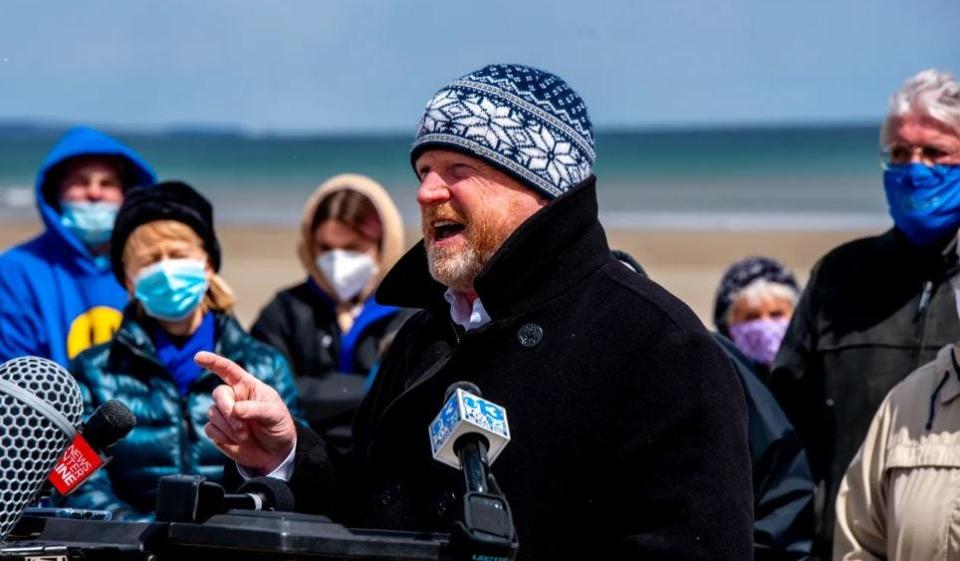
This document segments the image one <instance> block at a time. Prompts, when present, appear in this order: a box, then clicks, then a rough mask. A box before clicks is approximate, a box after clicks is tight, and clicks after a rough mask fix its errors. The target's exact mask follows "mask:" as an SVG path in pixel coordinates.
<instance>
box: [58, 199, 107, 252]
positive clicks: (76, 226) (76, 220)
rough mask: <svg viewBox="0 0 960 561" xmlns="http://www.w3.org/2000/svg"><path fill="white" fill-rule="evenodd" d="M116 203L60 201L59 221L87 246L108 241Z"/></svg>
mask: <svg viewBox="0 0 960 561" xmlns="http://www.w3.org/2000/svg"><path fill="white" fill-rule="evenodd" d="M118 210H120V205H119V204H117V203H106V202H98V203H91V202H88V201H77V202H67V201H63V202H61V203H60V223H61V224H62V225H63V227H64V228H66V229H67V230H69V231H70V232H71V233H73V235H74V236H77V238H79V239H80V241H82V242H83V243H84V244H86V245H87V246H89V247H93V246H98V245H103V244H105V243H107V242H108V241H110V234H112V233H113V222H114V221H115V220H116V219H117V211H118Z"/></svg>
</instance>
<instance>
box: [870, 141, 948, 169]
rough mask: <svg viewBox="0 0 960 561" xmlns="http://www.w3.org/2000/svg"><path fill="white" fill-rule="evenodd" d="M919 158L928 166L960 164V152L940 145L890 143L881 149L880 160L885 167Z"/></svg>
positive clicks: (907, 162)
mask: <svg viewBox="0 0 960 561" xmlns="http://www.w3.org/2000/svg"><path fill="white" fill-rule="evenodd" d="M914 158H918V159H919V161H920V163H922V164H923V165H926V166H936V165H960V152H958V151H950V150H949V149H947V148H942V147H940V146H932V145H926V146H910V145H907V144H890V145H887V146H884V147H883V149H882V150H881V151H880V160H881V161H882V162H883V167H884V168H886V167H887V166H895V165H901V164H909V163H910V162H912V161H914Z"/></svg>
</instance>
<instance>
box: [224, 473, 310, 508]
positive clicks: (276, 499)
mask: <svg viewBox="0 0 960 561" xmlns="http://www.w3.org/2000/svg"><path fill="white" fill-rule="evenodd" d="M223 499H224V507H225V510H230V509H233V508H239V509H243V510H275V511H280V512H293V510H294V506H295V500H294V498H293V491H291V490H290V486H289V485H287V484H286V482H284V481H281V480H279V479H276V478H273V477H254V478H253V479H249V480H247V481H246V482H244V484H243V485H241V486H240V488H239V489H237V492H236V493H226V494H225V495H224V497H223Z"/></svg>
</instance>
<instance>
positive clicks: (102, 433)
mask: <svg viewBox="0 0 960 561" xmlns="http://www.w3.org/2000/svg"><path fill="white" fill-rule="evenodd" d="M136 424H137V418H136V417H135V416H134V414H133V412H131V411H130V409H129V408H128V407H127V406H126V405H124V404H123V403H122V402H120V401H119V400H116V399H111V400H109V401H107V402H106V403H104V404H103V405H101V406H100V407H97V409H96V410H95V411H94V412H93V414H92V415H90V418H89V419H87V422H86V423H84V425H83V426H82V427H81V428H80V432H79V433H77V434H76V436H74V438H73V442H71V443H70V446H68V447H67V449H66V450H65V451H64V453H63V455H62V456H60V459H59V460H58V461H57V464H56V466H54V468H53V471H52V472H50V476H49V481H50V483H51V484H52V485H53V487H54V488H55V489H56V490H57V492H58V493H60V495H63V496H66V495H69V494H70V493H72V492H73V491H75V490H76V489H77V488H78V487H79V486H80V485H81V484H82V483H83V482H84V481H86V480H87V479H89V478H90V476H91V475H93V474H94V473H96V471H97V470H99V469H100V468H102V467H103V466H105V465H106V464H107V462H109V461H110V458H109V457H107V455H106V449H107V448H109V447H111V446H113V445H114V444H116V443H117V442H119V441H120V440H122V439H123V438H124V437H125V436H127V434H129V433H130V431H131V430H133V427H134V426H136Z"/></svg>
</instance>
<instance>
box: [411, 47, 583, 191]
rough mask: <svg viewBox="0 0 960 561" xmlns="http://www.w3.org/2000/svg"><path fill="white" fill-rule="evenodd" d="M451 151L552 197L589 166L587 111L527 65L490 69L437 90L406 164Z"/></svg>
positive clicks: (559, 82) (554, 79) (559, 85)
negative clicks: (431, 151)
mask: <svg viewBox="0 0 960 561" xmlns="http://www.w3.org/2000/svg"><path fill="white" fill-rule="evenodd" d="M431 146H433V147H442V146H452V147H454V148H459V149H460V150H462V151H465V152H467V153H469V154H473V155H475V156H476V157H478V158H481V159H483V160H486V161H488V162H490V163H491V164H493V165H495V166H497V167H500V168H502V169H505V170H506V171H508V172H510V173H512V174H513V175H515V176H517V177H518V178H519V179H521V180H523V181H525V182H527V183H529V184H530V185H531V186H533V187H535V188H537V189H539V190H540V191H542V192H543V193H544V194H546V195H547V196H549V197H551V198H553V197H556V196H558V195H561V194H563V193H564V192H566V191H567V190H569V189H570V188H571V187H573V186H575V185H577V184H578V183H580V182H581V181H583V180H585V179H587V178H588V177H589V176H590V174H591V172H592V169H593V162H594V160H595V158H596V154H595V153H594V150H593V130H592V127H591V124H590V119H589V117H588V116H587V108H586V105H585V104H584V103H583V100H581V99H580V96H578V95H577V93H576V92H574V91H573V90H572V89H571V88H570V87H569V86H568V85H567V84H566V82H564V81H563V80H561V79H560V78H558V77H557V76H554V75H553V74H549V73H546V72H543V71H541V70H537V69H535V68H530V67H527V66H520V65H504V64H498V65H491V66H487V67H485V68H483V69H481V70H479V71H477V72H474V73H472V74H468V75H466V76H464V77H463V78H460V79H459V80H456V81H454V82H453V83H452V84H450V85H448V86H446V87H444V88H443V89H441V90H440V91H439V92H438V93H437V94H436V95H435V96H434V97H433V98H432V99H431V100H430V101H429V102H428V103H427V107H426V110H425V111H424V114H423V117H422V118H421V119H420V123H419V125H418V127H417V137H416V140H415V141H414V144H413V150H412V152H411V159H412V160H413V161H414V162H415V161H416V158H417V157H418V156H419V154H421V153H423V152H424V151H425V150H427V149H428V148H430V147H431Z"/></svg>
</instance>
